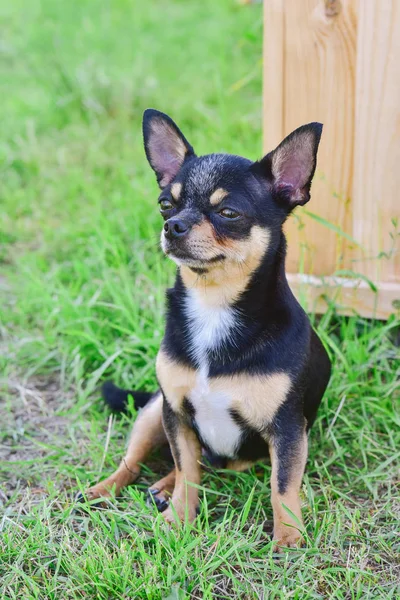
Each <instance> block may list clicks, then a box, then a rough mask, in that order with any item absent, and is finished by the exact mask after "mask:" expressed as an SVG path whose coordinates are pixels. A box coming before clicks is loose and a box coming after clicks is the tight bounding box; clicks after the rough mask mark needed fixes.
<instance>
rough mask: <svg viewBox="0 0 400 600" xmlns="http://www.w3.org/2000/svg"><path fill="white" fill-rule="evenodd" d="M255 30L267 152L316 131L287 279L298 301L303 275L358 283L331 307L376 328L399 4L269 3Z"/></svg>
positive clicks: (387, 289)
mask: <svg viewBox="0 0 400 600" xmlns="http://www.w3.org/2000/svg"><path fill="white" fill-rule="evenodd" d="M264 19H265V21H264V22H265V42H264V115H263V116H264V149H265V151H266V152H267V151H270V150H271V149H272V148H274V147H275V146H276V145H277V143H279V142H280V141H281V139H282V138H283V137H284V135H287V134H288V133H290V131H292V130H293V129H295V128H296V127H298V126H300V125H302V124H304V123H307V122H310V121H320V122H322V123H323V124H324V131H323V136H322V141H321V146H320V151H319V156H318V167H317V172H316V175H315V178H314V183H313V186H312V190H311V202H310V204H308V205H307V206H306V207H305V209H297V210H296V211H295V214H294V215H293V216H292V218H291V219H289V220H288V223H287V227H286V232H287V236H288V242H289V252H288V260H287V270H288V272H289V273H291V274H292V275H293V277H292V280H293V282H294V286H295V289H296V290H298V291H299V289H300V288H299V280H298V279H296V277H298V275H299V274H302V273H305V274H309V275H313V276H319V277H325V276H330V275H334V274H335V273H336V272H337V271H338V270H339V269H340V270H342V269H345V270H346V272H347V273H348V272H350V271H352V272H354V273H359V274H360V275H361V277H363V278H364V281H363V279H362V278H361V279H358V280H356V281H355V283H354V285H353V286H352V291H351V292H350V291H349V289H350V288H349V286H348V284H347V283H346V285H345V288H346V289H345V291H344V292H343V294H344V295H343V296H340V297H342V298H344V301H345V304H346V303H347V302H349V305H348V307H347V308H346V309H345V312H346V313H347V314H348V312H349V310H350V311H351V310H352V304H351V303H353V307H354V308H355V309H360V311H361V313H362V314H364V315H366V316H372V315H373V314H375V315H377V314H379V315H380V318H385V315H386V316H387V315H388V314H390V312H393V310H395V309H394V308H393V305H392V303H393V302H395V304H396V300H397V299H398V295H399V294H398V289H399V288H398V285H399V284H400V252H399V245H400V243H399V242H400V236H399V233H400V198H399V190H400V118H399V115H400V67H399V62H400V2H399V1H398V0H381V1H380V2H377V1H374V0H365V1H364V0H362V1H360V0H359V1H358V0H341V1H339V0H302V1H301V2H300V1H298V0H269V1H268V2H264ZM307 211H309V212H311V213H315V214H316V215H317V217H320V218H322V219H323V220H325V221H326V222H329V223H331V224H333V226H334V228H336V231H333V230H332V228H329V227H327V226H326V225H324V224H322V223H321V219H320V222H318V221H317V220H315V219H313V218H311V217H310V216H309V215H307V214H306V212H307ZM396 220H397V229H396ZM338 232H344V235H341V234H340V233H338ZM351 240H354V242H352V241H351ZM346 277H347V275H346ZM365 277H367V278H369V279H370V280H372V281H373V282H374V283H375V284H376V285H377V287H378V289H379V300H378V309H377V308H376V306H375V304H376V300H377V298H376V294H374V292H372V290H371V289H370V287H369V286H368V284H367V283H365ZM307 285H311V286H317V288H318V289H317V290H315V293H314V292H310V297H311V296H312V297H313V298H314V299H316V298H320V295H319V294H320V291H321V289H320V288H321V286H322V287H323V288H324V293H326V294H328V295H329V294H331V295H332V297H336V298H339V296H338V289H339V288H340V285H341V283H340V282H339V283H338V284H336V283H335V284H334V285H333V284H332V285H328V286H326V279H324V280H322V279H309V280H308V283H307ZM302 286H303V287H304V281H303V283H302ZM385 295H386V297H385ZM316 306H317V307H318V310H322V308H323V306H324V304H323V303H321V301H320V300H318V302H317V303H316Z"/></svg>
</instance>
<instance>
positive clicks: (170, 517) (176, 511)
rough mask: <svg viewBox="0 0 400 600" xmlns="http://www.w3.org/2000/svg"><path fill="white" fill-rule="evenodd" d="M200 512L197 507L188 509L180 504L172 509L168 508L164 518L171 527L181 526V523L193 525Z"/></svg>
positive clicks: (163, 514)
mask: <svg viewBox="0 0 400 600" xmlns="http://www.w3.org/2000/svg"><path fill="white" fill-rule="evenodd" d="M197 514H198V512H197V508H196V507H186V506H185V505H182V503H178V504H176V505H175V506H174V508H172V506H171V505H170V506H168V508H167V509H166V510H164V511H163V513H162V516H163V519H164V521H166V523H168V524H169V525H179V524H180V523H193V521H194V520H195V519H196V516H197Z"/></svg>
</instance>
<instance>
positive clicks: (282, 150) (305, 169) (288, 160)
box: [252, 123, 322, 210]
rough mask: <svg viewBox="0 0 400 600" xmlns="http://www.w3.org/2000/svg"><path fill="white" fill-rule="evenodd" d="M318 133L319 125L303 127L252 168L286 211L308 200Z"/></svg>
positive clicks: (315, 157) (319, 136)
mask: <svg viewBox="0 0 400 600" xmlns="http://www.w3.org/2000/svg"><path fill="white" fill-rule="evenodd" d="M321 133H322V125H321V123H309V124H308V125H303V126H302V127H299V128H298V129H295V131H293V132H292V133H291V134H289V135H288V136H287V137H286V138H285V139H284V140H283V142H281V143H280V144H279V146H278V147H277V148H276V149H275V150H273V151H272V152H270V153H269V154H267V155H266V156H264V158H263V159H261V160H260V161H258V162H256V163H254V165H253V167H252V168H253V170H254V171H255V172H256V173H257V174H258V175H261V176H262V177H264V178H265V179H267V180H268V182H269V183H270V184H271V185H272V191H273V194H274V196H275V197H276V198H277V199H278V200H279V201H281V202H283V203H285V204H286V205H287V208H288V209H289V210H292V209H293V208H294V207H295V206H298V205H299V204H300V205H302V204H305V203H306V202H308V201H309V199H310V188H311V181H312V178H313V176H314V172H315V167H316V164H317V151H318V146H319V141H320V139H321Z"/></svg>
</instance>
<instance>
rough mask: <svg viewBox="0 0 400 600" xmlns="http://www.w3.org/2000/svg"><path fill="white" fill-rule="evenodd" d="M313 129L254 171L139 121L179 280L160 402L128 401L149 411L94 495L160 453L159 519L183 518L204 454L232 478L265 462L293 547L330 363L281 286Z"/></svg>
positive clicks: (109, 395)
mask: <svg viewBox="0 0 400 600" xmlns="http://www.w3.org/2000/svg"><path fill="white" fill-rule="evenodd" d="M321 130H322V126H321V125H320V124H318V123H310V124H309V125H304V126H303V127H300V128H299V129H297V130H296V131H294V132H293V133H291V134H290V135H289V136H288V137H287V138H286V139H284V140H283V142H282V143H281V144H280V145H279V146H278V147H277V148H276V149H275V150H274V151H273V152H270V153H269V154H267V155H266V156H265V157H264V158H263V159H262V160H260V161H259V162H255V163H254V162H251V161H250V160H247V159H245V158H241V157H239V156H231V155H227V154H210V155H207V156H201V157H197V156H196V155H195V153H194V151H193V148H192V146H191V145H190V144H189V143H188V141H187V140H186V138H185V137H184V136H183V135H182V133H181V132H180V130H179V129H178V127H177V126H176V125H175V123H174V122H173V121H172V120H171V119H170V118H169V117H168V116H166V115H164V114H163V113H160V112H158V111H155V110H147V111H146V112H145V114H144V120H143V132H144V144H145V150H146V155H147V158H148V160H149V162H150V165H151V166H152V168H153V169H154V171H155V173H156V175H157V180H158V183H159V186H160V188H161V194H160V197H159V200H158V204H159V208H160V212H161V215H162V217H163V219H164V225H163V229H162V233H161V247H162V249H163V251H164V252H165V254H167V255H168V256H169V257H170V258H171V259H172V260H173V261H175V263H177V265H178V272H177V276H176V281H175V285H174V287H173V288H172V289H170V290H168V292H167V322H166V330H165V336H164V339H163V342H162V344H161V349H160V352H159V354H158V357H157V365H156V368H157V378H158V382H159V385H160V391H159V392H157V393H156V394H155V395H153V396H152V397H150V394H147V395H146V394H143V393H135V392H132V393H133V394H134V397H135V402H136V405H137V406H144V405H145V407H144V408H143V409H142V410H141V411H140V413H139V416H138V418H137V420H136V422H135V424H134V428H133V432H132V436H131V439H130V443H129V447H128V450H127V453H126V455H125V458H124V459H123V461H122V462H121V465H120V467H119V468H118V469H117V471H116V472H115V473H114V474H113V475H111V476H110V477H108V478H107V479H106V480H105V481H102V482H101V483H99V484H97V485H96V486H94V487H92V488H90V490H89V491H88V497H89V498H99V497H106V496H109V495H110V494H111V493H114V494H118V493H119V491H120V490H121V488H122V487H124V486H126V485H128V484H130V483H132V482H133V481H134V480H135V479H136V478H137V476H138V475H139V472H140V464H141V463H142V462H143V461H144V460H145V458H146V456H147V454H148V453H149V452H150V451H151V450H152V449H153V448H154V447H155V446H157V445H158V444H161V443H164V442H168V443H169V445H170V448H171V451H172V454H173V457H174V462H175V469H174V471H173V472H171V473H170V475H168V476H167V477H165V478H164V479H162V480H161V481H159V482H158V483H156V484H155V485H154V486H153V488H151V489H150V493H151V494H152V495H153V497H154V499H155V501H156V503H157V505H158V507H159V509H160V510H162V511H163V515H164V517H165V519H166V521H168V522H172V521H174V520H175V519H179V520H183V519H185V518H187V519H188V520H189V521H191V520H193V519H195V517H196V509H197V505H198V489H197V487H196V486H197V485H198V484H199V483H200V478H201V460H202V450H203V452H204V450H205V451H206V452H207V453H208V454H209V455H211V456H213V457H214V458H215V457H217V458H218V459H219V461H220V464H221V462H223V463H224V465H225V466H226V467H227V468H229V469H238V470H242V469H245V468H247V467H249V466H250V465H252V464H253V463H254V462H255V461H257V460H260V459H264V458H266V457H267V456H268V455H269V456H270V457H271V461H272V477H271V493H272V506H273V512H274V539H275V540H276V544H277V546H294V545H296V544H298V543H300V542H301V533H300V531H299V528H298V522H296V520H295V519H293V518H292V516H291V513H293V514H294V515H295V516H296V518H297V519H298V520H300V521H301V508H300V499H299V491H300V486H301V480H302V476H303V473H304V468H305V464H306V460H307V432H308V430H309V429H310V427H311V425H312V423H313V421H314V419H315V416H316V412H317V409H318V406H319V404H320V402H321V398H322V396H323V394H324V391H325V388H326V386H327V384H328V381H329V377H330V361H329V358H328V356H327V354H326V352H325V349H324V347H323V346H322V344H321V342H320V340H319V338H318V337H317V335H316V334H315V333H314V331H313V330H312V328H311V326H310V322H309V320H308V317H307V315H306V314H305V313H304V311H303V309H302V308H301V307H300V305H299V304H298V302H297V301H296V299H295V298H294V296H293V294H292V292H291V291H290V288H289V286H288V283H287V280H286V277H285V252H286V241H285V237H284V234H283V232H282V225H283V223H284V222H285V220H286V218H287V216H288V215H289V213H290V212H291V211H292V210H293V208H294V207H295V206H297V205H300V204H305V203H306V202H307V201H308V200H309V198H310V186H311V180H312V177H313V175H314V171H315V165H316V154H317V149H318V144H319V139H320V136H321ZM104 391H105V397H106V399H107V400H108V401H109V403H110V404H111V405H113V407H114V408H123V405H124V402H126V400H127V397H128V393H129V392H127V391H124V390H120V389H119V388H116V387H115V386H113V385H112V384H107V385H106V386H105V390H104ZM191 484H195V485H191ZM171 504H172V505H173V509H172V507H171ZM285 507H287V508H288V509H289V511H287V510H286V508H285Z"/></svg>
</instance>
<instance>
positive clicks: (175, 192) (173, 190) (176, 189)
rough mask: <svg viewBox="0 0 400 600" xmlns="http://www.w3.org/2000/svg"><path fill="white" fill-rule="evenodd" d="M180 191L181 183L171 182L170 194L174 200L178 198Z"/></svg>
mask: <svg viewBox="0 0 400 600" xmlns="http://www.w3.org/2000/svg"><path fill="white" fill-rule="evenodd" d="M181 191H182V184H181V183H173V184H172V185H171V196H172V197H173V199H174V200H179V197H180V195H181Z"/></svg>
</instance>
